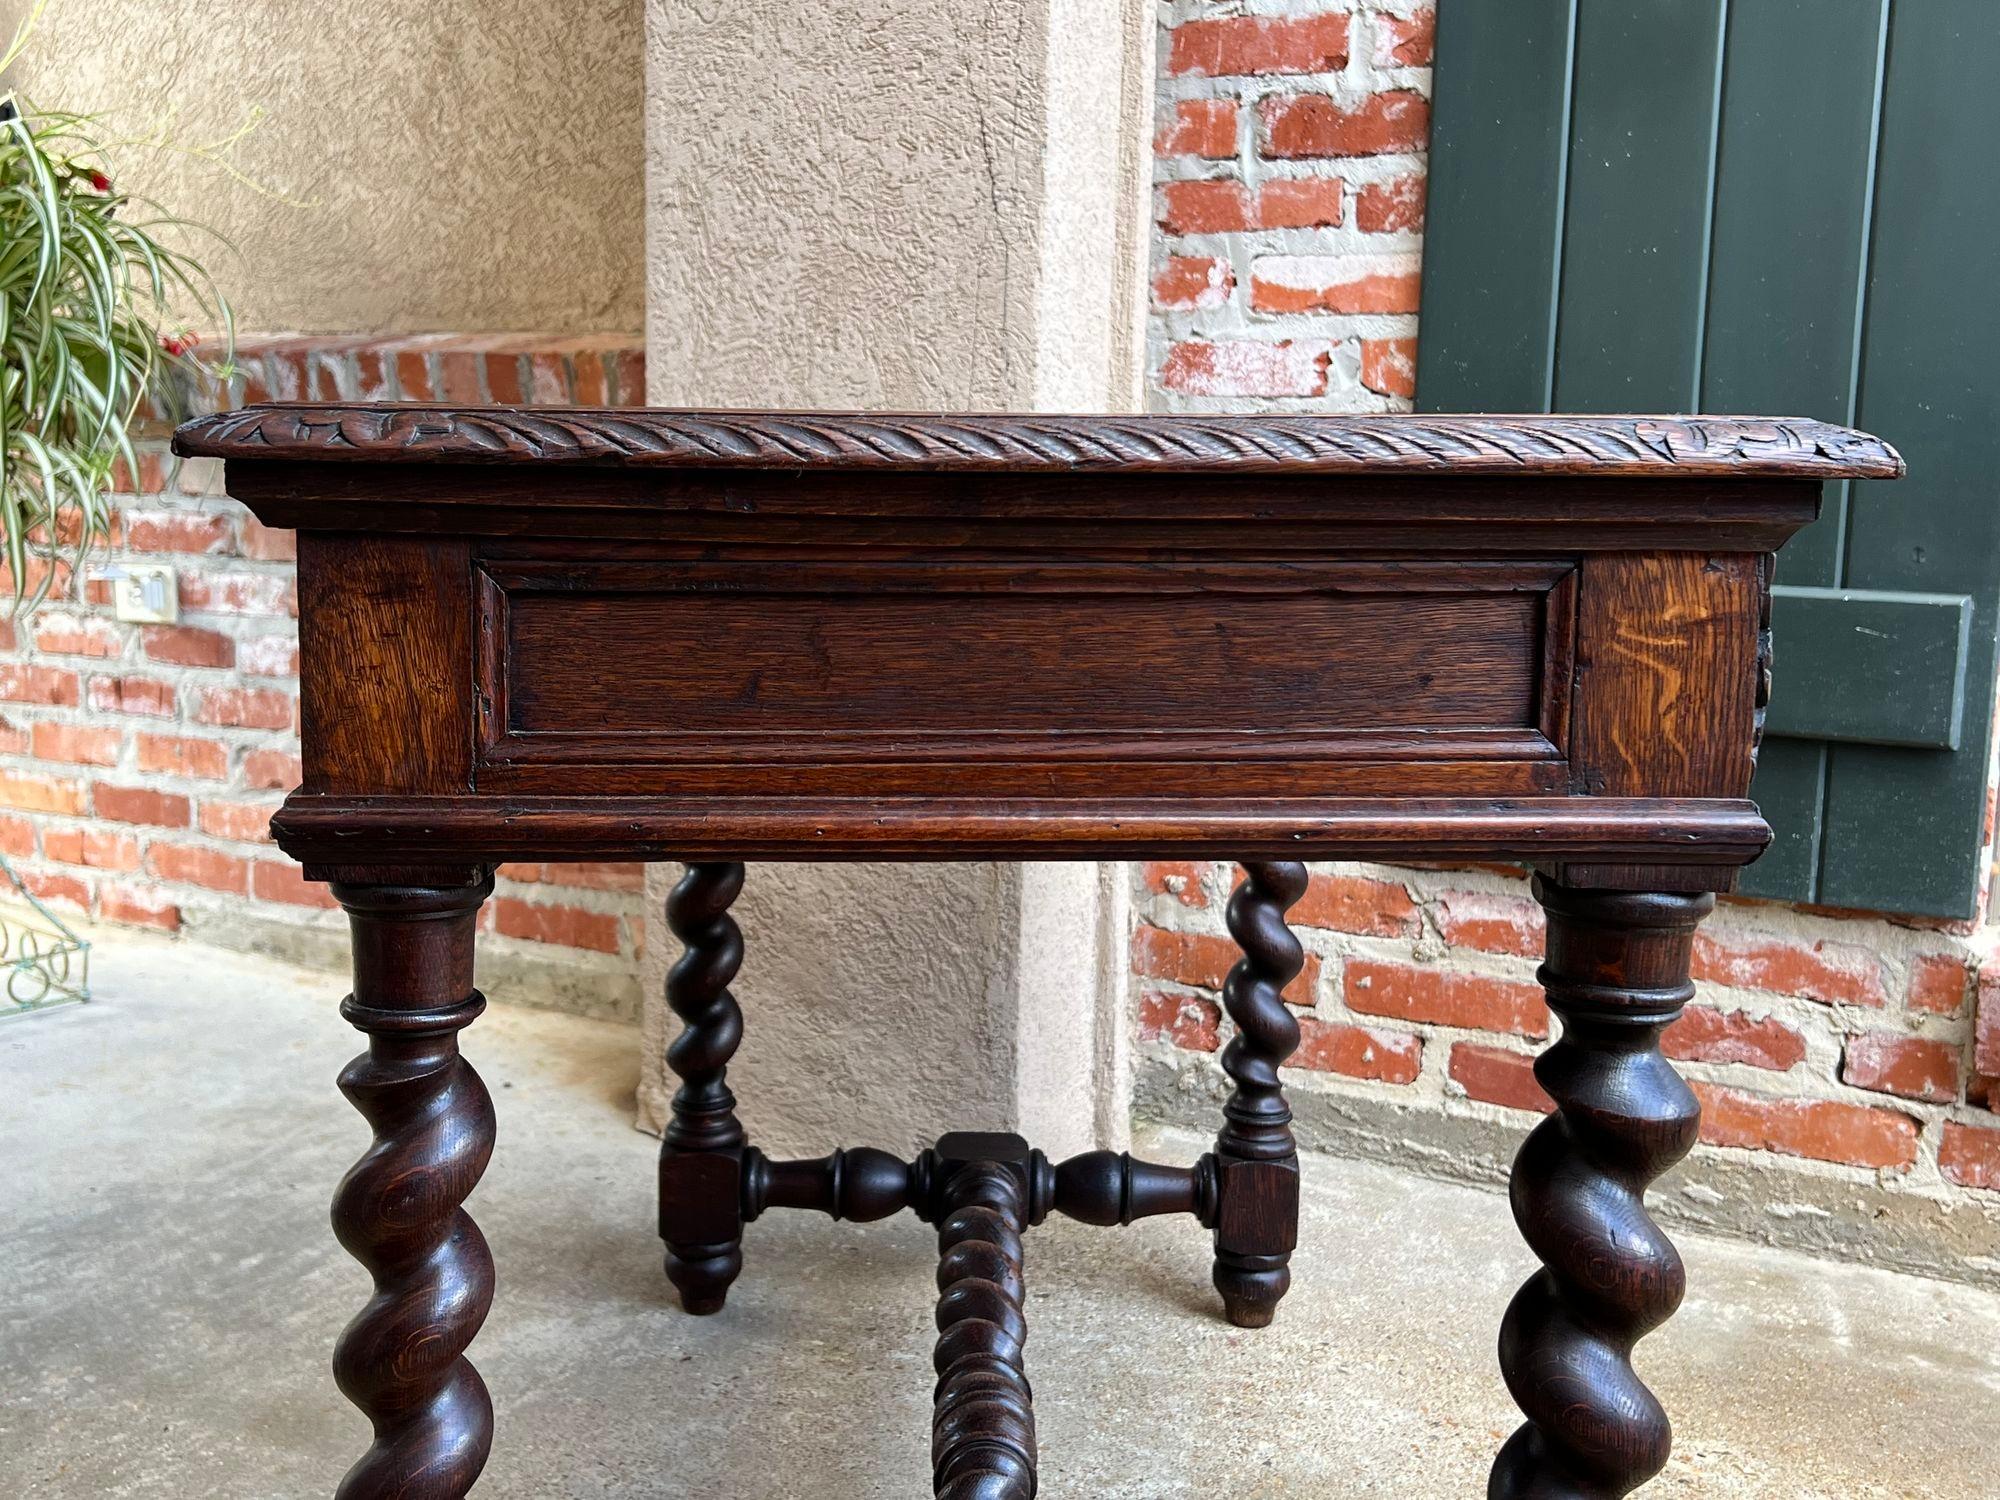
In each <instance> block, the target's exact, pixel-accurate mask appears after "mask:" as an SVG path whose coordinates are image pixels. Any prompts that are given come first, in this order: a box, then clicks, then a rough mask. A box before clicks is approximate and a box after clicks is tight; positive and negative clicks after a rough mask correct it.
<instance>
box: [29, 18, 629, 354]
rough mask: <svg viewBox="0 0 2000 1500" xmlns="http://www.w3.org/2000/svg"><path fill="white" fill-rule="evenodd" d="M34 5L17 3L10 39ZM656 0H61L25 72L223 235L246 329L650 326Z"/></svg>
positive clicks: (185, 210)
mask: <svg viewBox="0 0 2000 1500" xmlns="http://www.w3.org/2000/svg"><path fill="white" fill-rule="evenodd" d="M29 8H30V7H29V5H28V3H27V0H0V29H4V31H5V32H6V33H7V34H8V35H11V34H12V31H13V26H14V22H15V21H16V20H17V19H18V18H19V16H20V15H21V14H23V13H24V12H25V11H26V10H27V9H29ZM641 30H642V13H641V0H566V3H564V4H562V5H548V4H545V3H541V0H338V3H336V0H285V3H282V4H280V3H276V0H250V3H244V0H173V3H171V4H168V3H164V0H52V3H51V4H50V6H49V8H48V10H47V12H46V13H45V14H44V17H43V19H42V22H41V25H40V27H39V28H38V30H37V32H36V34H35V36H34V37H33V39H32V40H31V43H30V51H29V54H28V56H27V57H26V59H25V60H24V62H23V64H22V65H21V67H20V69H19V75H18V78H17V79H15V80H13V81H14V82H16V83H17V84H18V86H19V87H20V88H21V89H22V91H23V92H24V93H25V94H26V95H27V96H28V97H29V98H31V99H33V100H35V101H37V102H39V103H41V104H43V105H44V106H45V107H48V108H52V109H69V110H79V111H86V112H102V113H104V114H106V115H107V116H108V119H107V121H106V127H107V131H108V132H109V133H112V134H115V135H117V136H129V137H143V136H146V135H148V134H149V133H153V132H157V131H159V130H160V129H162V128H165V129H167V130H168V131H170V133H171V134H172V136H173V137H174V138H175V139H177V140H180V141H183V142H188V143H199V142H205V141H212V140H215V139H218V138H220V137H223V136H225V135H227V134H229V133H230V132H231V131H233V130H234V129H235V128H236V126H237V125H238V124H240V123H241V122H242V121H243V120H244V118H245V117H246V115H247V113H248V112H249V111H250V110H251V109H252V108H260V109H262V110H263V111H265V114H266V118H265V120H264V122H263V123H262V125H261V126H260V127H259V128H258V129H257V130H255V131H254V132H253V133H252V134H251V135H250V136H249V137H248V138H247V139H246V140H245V141H244V142H243V143H242V144H241V146H240V147H239V148H238V149H237V151H236V153H235V155H234V158H233V159H234V160H235V161H236V162H237V164H238V165H239V166H240V167H241V168H242V170H243V171H244V172H245V173H247V174H248V175H249V176H250V177H251V178H252V179H254V180H255V182H256V183H258V184H259V185H262V186H266V187H268V188H270V189H272V190H274V191H275V193H276V194H279V195H282V198H283V199H290V200H296V203H297V205H298V206H294V205H293V203H288V202H285V201H281V198H280V197H277V196H272V195H271V194H267V193H263V192H259V191H258V190H257V189H256V188H253V187H251V186H248V185H245V184H244V183H242V182H238V181H234V180H232V179H231V178H230V177H229V176H228V175H227V174H226V173H224V172H222V171H220V170H218V169H217V168H215V167H214V166H212V165H209V164H206V163H203V162H200V161H195V160H191V159H189V158H186V157H183V156H175V155H172V154H169V153H163V152H159V151H155V150H151V149H148V148H145V147H131V148H127V149H125V150H122V151H120V152H119V153H118V155H117V158H116V163H115V164H116V165H117V166H118V167H119V169H120V175H121V176H122V177H123V178H124V180H125V183H126V184H127V185H129V186H130V187H131V188H132V189H134V190H135V191H140V192H144V193H146V194H148V195H150V196H152V197H155V198H157V199H159V200H160V201H161V202H162V203H164V204H165V205H166V206H167V207H168V208H169V209H170V210H171V211H173V212H175V213H177V214H181V215H185V216H187V217H189V218H193V219H197V220H199V221H202V222H204V223H207V224H208V225H210V226H211V227H213V228H215V229H216V230H218V231H220V232H221V233H222V234H223V235H224V236H226V237H227V238H228V239H229V240H230V241H231V242H232V243H233V244H234V246H235V250H234V252H233V253H231V252H227V251H222V252H217V251H215V250H213V249H205V250H204V254H205V255H206V256H207V257H208V258H209V259H210V260H211V261H212V262H213V267H212V268H213V269H214V270H215V271H216V273H217V278H218V280H219V281H220V282H221V283H222V284H223V286H224V289H225V291H227V292H228V293H229V295H230V296H231V298H232V300H233V301H235V303H236V304H237V313H238V319H239V322H240V325H241V326H242V327H244V328H246V329H250V330H257V331H264V332H277V331H287V330H297V331H301V332H339V333H375V332H391V333H425V332H435V331H455V332H466V333H472V332H486V331H496V330H510V329H522V328H546V329H551V330H558V331H562V332H568V333H586V332H601V331H615V332H624V331H629V330H632V329H636V328H637V327H638V326H639V320H640V317H641V315H642V311H641V302H642V288H643V282H644V270H643V267H644V259H645V252H644V229H643V220H642V205H643V201H644V189H643V185H642V163H643V153H642V147H641V139H642V109H641V76H642V71H643V70H642V66H641V56H642V38H641Z"/></svg>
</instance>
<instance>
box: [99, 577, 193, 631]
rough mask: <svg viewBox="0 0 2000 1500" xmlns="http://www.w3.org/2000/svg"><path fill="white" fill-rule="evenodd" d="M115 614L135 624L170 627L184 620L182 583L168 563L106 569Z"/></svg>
mask: <svg viewBox="0 0 2000 1500" xmlns="http://www.w3.org/2000/svg"><path fill="white" fill-rule="evenodd" d="M105 576H107V577H108V578H109V579H110V580H111V608H112V612H113V613H114V614H116V615H117V617H118V618H119V619H121V620H124V621H127V622H129V623H131V624H134V625H171V624H173V623H174V621H176V620H178V619H179V618H180V617H181V591H180V580H178V579H177V578H175V577H174V570H173V568H172V567H171V566H169V565H168V564H165V563H121V564H120V565H119V566H117V567H115V568H110V569H107V570H106V574H105Z"/></svg>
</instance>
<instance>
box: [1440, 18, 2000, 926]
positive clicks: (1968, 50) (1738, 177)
mask: <svg viewBox="0 0 2000 1500" xmlns="http://www.w3.org/2000/svg"><path fill="white" fill-rule="evenodd" d="M1996 77H2000V5H1996V4H1995V0H1527V3H1521V0H1445V3H1443V4H1442V5H1440V7H1439V31H1438V56H1437V73H1436V79H1435V91H1436V93H1435V98H1434V101H1433V118H1434V122H1435V123H1434V127H1433V138H1432V162H1431V190H1430V206H1429V212H1428V227H1427V242H1426V265H1425V277H1424V303H1423V316H1422V332H1421V337H1420V340H1419V367H1418V377H1419V379H1418V405H1419V407H1420V408H1421V409H1422V410H1426V411H1480V410H1487V411H1490V410H1496V409H1517V410H1549V409H1551V408H1552V407H1567V408H1576V409H1582V410H1598V411H1602V410H1615V409H1624V410H1631V409H1635V408H1639V409H1645V408H1653V409H1668V410H1687V409H1704V410H1718V411H1739V412H1741V411H1765V412H1771V413H1773V414H1786V415H1790V414H1798V415H1805V416H1814V417H1820V418H1824V419H1826V420H1830V421H1849V422H1855V423H1857V424H1859V425H1861V426H1864V427H1867V428H1870V429H1871V430H1874V431H1876V432H1879V433H1881V434H1882V435H1883V436H1884V437H1886V438H1888V439H1889V440H1890V441H1891V442H1894V443H1896V444H1897V445H1898V446H1899V447H1901V448H1902V449H1903V451H1904V453H1905V455H1906V456H1907V457H1908V458H1909V459H1910V461H1911V478H1910V479H1909V480H1908V481H1905V482H1903V483H1900V484H1877V485H1872V486H1857V487H1854V488H1853V489H1852V490H1851V491H1850V490H1849V489H1847V488H1845V487H1836V488H1832V489H1830V490H1829V493H1828V494H1827V496H1826V506H1825V514H1824V516H1823V518H1822V520H1821V521H1820V522H1819V523H1818V524H1817V525H1815V526H1813V527H1809V528H1807V530H1806V532H1805V533H1803V534H1802V535H1801V536H1800V537H1799V538H1798V539H1797V540H1796V541H1795V542H1794V543H1793V544H1792V545H1791V546H1790V547H1788V548H1787V549H1786V551H1785V552H1784V554H1782V556H1781V557H1780V560H1779V564H1778V579H1779V583H1780V586H1781V588H1782V589H1783V590H1784V592H1783V593H1782V594H1781V596H1780V598H1779V600H1778V601H1777V603H1776V607H1775V609H1774V618H1773V638H1774V644H1775V649H1776V668H1775V680H1774V701H1773V704H1772V711H1771V717H1770V728H1771V733H1770V735H1769V736H1768V737H1767V739H1766V743H1765V746H1764V750H1763V754H1762V756H1761V758H1760V762H1759V769H1758V775H1757V779H1756V784H1755V786H1754V788H1753V795H1754V796H1755V797H1756V798H1757V800H1758V802H1759V804H1760V805H1761V806H1762V807H1763V808H1764V810H1765V813H1766V815H1767V816H1768V817H1769V818H1770V819H1771V822H1772V825H1773V828H1774V830H1775V832H1776V835H1777V842H1776V844H1775V845H1774V847H1773V849H1772V851H1771V853H1770V854H1769V855H1767V856H1766V858H1765V859H1764V860H1763V861H1762V862H1761V863H1760V864H1758V865H1756V866H1753V867H1752V868H1751V869H1750V870H1749V871H1748V872H1747V873H1746V877H1745V880H1744V888H1745V889H1746V890H1748V891H1751V892H1753V893H1756V894H1760V895H1768V896H1778V897H1785V898H1790V899H1798V900H1816V901H1821V902H1825V903H1829V904H1835V905H1843V906H1857V907H1873V908H1877V909H1883V910H1895V911H1909V912H1921V913H1927V914H1935V915H1943V916H1965V915H1968V914H1970V913H1971V911H1972V910H1973V901H1974V895H1975V892H1976V890H1977V885H1978V881H1979V878H1980V870H1979V858H1978V856H1979V845H1980V842H1981V835H1982V829H1983V812H1984V798H1985V779H1986V767H1987V751H1988V745H1989V742H1990V737H1991V729H1992V712H1993V697H1994V692H1993V687H1994V681H1993V679H1994V658H1995V654H1996V653H1995V643H1996V637H2000V495H1996V494H1995V493H1994V491H1995V488H1996V485H2000V481H1996V479H1995V478H1994V477H1993V476H2000V278H1996V277H1994V276H1993V275H1992V274H1991V272H1990V267H1991V265H1992V259H1993V255H1994V249H1995V246H2000V168H1996V164H1995V158H1996V156H2000V88H1996V87H1995V86H1994V83H1993V80H1994V79H1995V78H1996ZM1816 591H1829V592H1816ZM1913 596H1914V597H1913ZM1961 598H1963V599H1966V600H1969V601H1970V604H1969V608H1968V606H1967V605H1966V604H1964V603H1962V602H1961ZM1968 620H1969V625H1967V626H1966V628H1964V629H1963V634H1962V638H1961V625H1962V624H1964V623H1965V622H1966V621H1968ZM1870 632H1874V633H1873V634H1870ZM1954 726H1955V727H1954ZM1954 740H1955V742H1956V745H1957V748H1956V749H1955V750H1954V749H1950V748H1946V747H1949V746H1950V745H1952V744H1953V743H1954Z"/></svg>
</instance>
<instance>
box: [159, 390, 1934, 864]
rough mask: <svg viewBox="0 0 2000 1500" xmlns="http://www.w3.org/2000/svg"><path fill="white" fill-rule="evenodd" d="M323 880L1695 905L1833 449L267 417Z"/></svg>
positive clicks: (1641, 420)
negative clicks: (746, 881) (1426, 871)
mask: <svg viewBox="0 0 2000 1500" xmlns="http://www.w3.org/2000/svg"><path fill="white" fill-rule="evenodd" d="M175 447H176V451H178V452H180V453H182V454H186V455H190V456H207V457H215V458H220V459H223V460H225V462H226V465H227V469H226V482H227V486H228V488H229V491H230V493H231V494H233V495H235V496H237V497H238V498H240V499H242V500H243V501H245V502H246V503H247V504H249V505H250V507H251V508H252V509H253V510H254V511H256V513H257V514H258V516H259V517H260V518H261V519H262V520H263V521H264V522H265V523H266V524H269V525H274V526H284V527H295V528H298V529H299V531H300V533H301V536H300V562H299V568H300V614H301V624H300V629H301V637H302V659H303V665H302V672H303V677H302V685H301V716H302V723H303V738H304V755H305V784H304V786H303V787H302V788H301V789H300V791H299V792H297V793H296V794H294V795H293V797H292V798H291V799H290V800H289V801H288V803H287V805H286V807H285V810H284V811H283V813H281V815H280V816H279V818H278V819H277V821H276V823H275V825H274V826H275V828H276V831H277V835H278V838H279V840H280V842H281V844H282V845H283V846H284V847H285V848H286V849H287V850H289V851H290V852H292V853H293V854H295V855H296V856H298V857H300V858H301V859H303V860H305V861H307V862H308V864H310V865H312V866H314V867H316V868H319V869H323V870H329V871H336V870H338V869H341V868H345V867H348V866H352V865H356V864H370V863H373V864H378V865H379V864H381V863H383V862H385V861H417V862H421V861H436V860H440V859H457V860H469V861H479V862H491V861H493V860H497V859H503V858H520V857H550V858H553V857H577V858H621V857H622V858H648V857H650V858H663V857H674V858H700V857H746V856H747V857H764V856H776V855H784V856H791V857H822V858H868V857H929V858H977V857H1047V858H1076V857H1099V856H1103V857H1116V856H1124V855H1140V854H1149V855H1150V854H1165V853H1179V854H1208V855H1215V856H1225V855H1226V856H1229V857H1237V858H1242V857H1250V856H1257V857H1266V856H1271V857H1288V858H1303V857H1310V856H1317V857H1329V856H1345V857H1365V858H1443V857H1466V856H1480V857H1493V856H1498V855H1502V854H1506V855H1513V856H1529V857H1533V858H1536V859H1538V860H1540V861H1541V862H1542V863H1543V864H1544V866H1545V867H1546V868H1549V869H1550V870H1551V871H1553V872H1555V873H1558V874H1559V875H1560V876H1561V877H1562V878H1564V879H1566V880H1568V881H1569V882H1571V883H1583V884H1592V883H1596V884H1607V885H1618V884H1634V883H1637V884H1643V885H1645V886H1648V887H1652V888H1705V887H1716V886H1722V885H1726V884H1727V883H1728V879H1729V876H1730V873H1731V872H1732V871H1733V869H1734V868H1735V867H1736V866H1738V865H1741V864H1742V863H1745V862H1747V861H1748V860H1749V859H1752V858H1754V857H1755V856H1756V854H1757V853H1758V852H1759V851H1760V850H1761V848H1762V847H1763V845H1764V843H1765V842H1766V841H1767V840H1768V837H1769V831H1768V829H1767V828H1766V827H1765V826H1764V824H1763V821H1762V819H1761V818H1760V817H1758V815H1757V812H1756V809H1755V808H1754V807H1753V806H1752V805H1751V804H1750V803H1749V802H1748V801H1747V800H1746V796H1747V792H1748V788H1749V780H1750V772H1751V768H1752V765H1753V760H1754V754H1755V745H1756V738H1757V734H1758V730H1759V725H1760V722H1761V714H1762V705H1763V702H1764V693H1765V673H1766V669H1767V644H1768V613H1767V609H1768V593H1769V577H1770V567H1769V555H1770V554H1771V553H1772V552H1773V551H1775V549H1776V548H1777V547H1778V546H1780V545H1781V544H1782V543H1783V541H1784V540H1785V538H1786V537H1787V536H1789V535H1790V534H1791V533H1792V532H1793V531H1795V530H1796V529H1797V528H1798V527H1800V526H1802V525H1804V524H1806V523H1807V522H1808V521H1810V520H1812V519H1813V517H1814V516H1815V515H1816V514H1817V511H1818V504H1819V495H1820V489H1821V485H1822V484H1823V483H1824V482H1825V481H1828V480H1835V479H1842V478H1892V477H1894V476H1895V475H1897V474H1898V473H1900V472H1901V469H1902V463H1901V460H1900V459H1899V458H1898V457H1897V455H1896V454H1895V452H1894V451H1893V450H1892V449H1891V448H1889V447H1888V446H1887V445H1886V444H1884V443H1882V442H1880V441H1879V440H1877V439H1875V438H1872V437H1869V436H1868V435H1866V434H1863V433H1857V432H1852V431H1849V430H1847V429H1844V428H1839V427H1832V426H1828V425H1826V424H1823V423H1819V422H1813V421H1808V420H1803V419H1789V418H1788V419H1748V418H1725V417H1700V418H1681V417H1664V416H1606V417H1548V416H1523V417H1498V416H1466V417H1433V416H1423V417H1417V416H1304V415H1284V416H1241V417H1239V416H1199V417H1179V416H1175V417H1168V416H1120V417H1064V416H946V415H896V414H892V415H882V414H867V415H861V414H853V415H849V414H835V413H764V412H683V411H657V410H634V411H584V410H567V409H538V410H519V409H500V408H453V407H441V406H403V405H395V406H387V405H383V406H369V405H357V404H329V405H270V406H254V407H250V408H246V409H244V410H242V411H237V412H229V413H224V414H221V415H217V416H213V417H207V418H203V419H201V420H199V421H196V422H193V423H190V424H189V425H188V426H186V427H184V428H182V429H181V431H180V432H179V434H177V436H176V440H175Z"/></svg>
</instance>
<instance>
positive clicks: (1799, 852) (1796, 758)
mask: <svg viewBox="0 0 2000 1500" xmlns="http://www.w3.org/2000/svg"><path fill="white" fill-rule="evenodd" d="M1775 690H1776V684H1775V682H1774V683H1773V691H1775ZM1829 748H1830V747H1829V746H1827V745H1825V744H1822V743H1819V742H1817V741H1814V740H1779V739H1767V740H1765V741H1764V746H1763V748H1762V749H1761V750H1759V751H1758V752H1757V781H1756V785H1755V787H1754V788H1753V791H1754V794H1755V796H1756V799H1757V806H1758V807H1759V808H1760V809H1762V811H1763V813H1764V819H1765V821H1766V822H1768V823H1769V824H1770V825H1771V847H1770V848H1768V849H1766V850H1765V851H1764V857H1763V858H1762V859H1760V860H1758V861H1757V863H1755V864H1754V865H1751V866H1750V867H1749V868H1748V869H1746V870H1745V871H1744V872H1743V875H1742V879H1741V880H1740V881H1739V882H1738V887H1737V888H1738V889H1739V890H1741V891H1742V892H1743V893H1744V894H1745V895H1746V896H1764V897H1768V898H1770V899H1771V900H1774V901H1802V900H1808V899H1810V898H1811V896H1812V895H1813V893H1814V891H1815V890H1816V889H1817V888H1818V884H1819V852H1820V842H1821V839H1822V837H1823V835H1824V828H1823V827H1822V825H1821V822H1820V814H1821V812H1822V811H1823V810H1824V808H1825V805H1826V760H1827V751H1828V749H1829Z"/></svg>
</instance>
